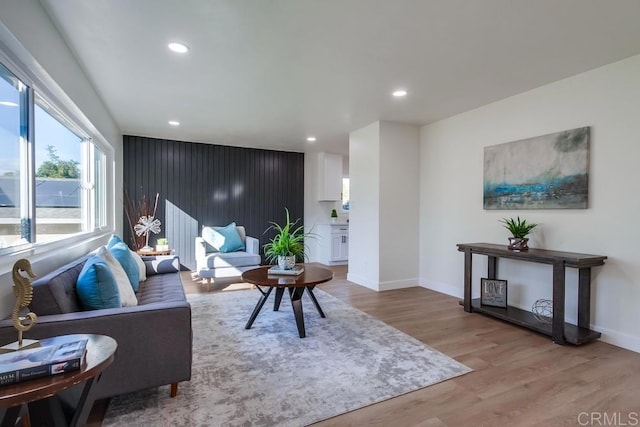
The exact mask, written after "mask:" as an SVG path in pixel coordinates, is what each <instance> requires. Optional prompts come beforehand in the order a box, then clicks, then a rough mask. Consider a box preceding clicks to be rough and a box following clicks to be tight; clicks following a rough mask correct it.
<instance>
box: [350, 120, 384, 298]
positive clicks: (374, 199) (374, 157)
mask: <svg viewBox="0 0 640 427" xmlns="http://www.w3.org/2000/svg"><path fill="white" fill-rule="evenodd" d="M379 169H380V123H379V122H375V123H372V124H370V125H368V126H366V127H364V128H361V129H358V130H356V131H354V132H351V134H350V135H349V178H350V189H349V193H350V195H351V199H350V202H349V272H348V273H347V279H348V280H350V281H352V282H354V283H358V284H360V285H363V286H366V287H368V288H371V289H375V290H378V287H379V283H380V276H379V272H380V266H379V253H378V247H379V245H380V233H379V230H380V228H379V224H380V210H379V209H378V206H379V205H380V180H379Z"/></svg>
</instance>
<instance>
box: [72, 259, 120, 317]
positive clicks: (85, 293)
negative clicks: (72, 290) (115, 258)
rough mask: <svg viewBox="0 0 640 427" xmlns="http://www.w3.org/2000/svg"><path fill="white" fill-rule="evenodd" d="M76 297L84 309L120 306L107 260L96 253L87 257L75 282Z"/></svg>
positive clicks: (118, 293)
mask: <svg viewBox="0 0 640 427" xmlns="http://www.w3.org/2000/svg"><path fill="white" fill-rule="evenodd" d="M76 292H77V293H78V299H79V300H80V303H81V304H82V306H83V307H84V308H85V309H88V310H99V309H103V308H120V307H122V303H121V302H120V292H118V284H117V283H116V278H115V277H114V276H113V273H111V270H110V269H109V266H108V265H107V262H106V261H105V260H104V259H102V258H100V257H99V256H97V255H92V256H90V257H89V258H87V261H86V262H85V263H84V266H83V267H82V271H81V272H80V275H79V276H78V281H77V282H76Z"/></svg>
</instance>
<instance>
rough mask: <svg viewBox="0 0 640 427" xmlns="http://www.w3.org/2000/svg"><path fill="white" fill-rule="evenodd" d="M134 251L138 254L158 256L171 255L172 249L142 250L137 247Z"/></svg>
mask: <svg viewBox="0 0 640 427" xmlns="http://www.w3.org/2000/svg"><path fill="white" fill-rule="evenodd" d="M136 253H137V254H138V255H147V256H158V255H171V254H173V249H167V250H164V251H156V250H155V249H153V250H151V251H143V250H140V249H138V250H137V251H136Z"/></svg>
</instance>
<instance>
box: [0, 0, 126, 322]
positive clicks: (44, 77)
mask: <svg viewBox="0 0 640 427" xmlns="http://www.w3.org/2000/svg"><path fill="white" fill-rule="evenodd" d="M0 48H1V49H2V51H3V54H4V55H6V56H8V57H9V59H10V60H11V61H12V62H14V63H15V64H16V65H18V66H20V68H22V69H24V70H26V73H27V74H29V76H30V78H32V79H36V80H38V81H40V82H42V83H43V84H44V85H45V86H46V87H36V89H37V90H41V91H44V92H45V93H46V95H48V96H53V97H55V99H56V100H58V101H61V102H63V104H64V108H65V109H66V111H65V112H67V113H70V114H72V115H74V116H75V117H78V118H80V119H81V120H82V122H83V125H85V126H86V127H87V128H88V129H89V130H90V131H91V132H92V133H93V135H95V136H97V137H98V139H99V141H96V142H97V143H98V144H102V145H103V146H104V148H105V149H107V151H109V153H107V154H108V155H109V158H110V160H111V162H112V166H113V168H112V169H113V172H112V173H111V174H110V182H109V186H108V190H110V191H111V194H113V192H114V189H115V190H116V191H115V194H116V195H115V197H114V198H113V199H112V200H110V203H109V208H110V211H111V213H112V218H111V223H114V222H115V226H116V227H117V229H118V230H122V214H121V212H122V135H121V132H120V130H119V129H118V127H117V125H116V124H115V122H114V120H113V118H112V117H111V115H110V114H109V112H108V111H107V109H106V107H105V106H104V104H103V102H102V100H101V99H100V97H99V96H98V94H97V93H96V91H95V89H94V88H93V85H92V84H91V82H90V81H89V79H88V78H87V77H86V75H85V74H84V72H83V70H82V68H81V67H80V66H79V65H78V63H77V61H76V60H75V58H74V56H73V54H72V53H71V51H70V50H69V48H68V47H67V45H66V44H65V42H64V40H63V39H62V37H61V36H60V34H59V33H58V31H57V29H56V28H55V26H54V25H53V23H52V22H51V21H50V20H49V18H48V16H47V15H46V13H45V12H44V10H43V8H42V6H41V4H40V2H38V1H37V0H23V1H11V2H2V3H1V4H0ZM116 213H117V214H116ZM114 217H115V219H114ZM108 234H109V230H107V231H106V232H105V233H104V234H102V235H95V236H92V237H91V238H88V239H86V240H83V241H75V242H73V243H72V244H69V243H66V244H64V245H59V244H57V245H56V244H54V245H49V247H48V250H44V251H43V250H40V249H37V248H36V249H35V250H30V251H27V252H25V253H22V254H19V257H22V258H27V259H29V260H30V261H31V263H32V265H33V269H34V271H35V273H36V274H37V275H39V276H41V275H43V274H45V273H47V272H49V271H52V270H53V269H55V268H56V267H58V266H60V265H62V264H64V263H66V262H69V261H71V260H72V259H74V258H76V257H78V256H80V255H82V254H84V253H86V252H88V251H89V250H91V249H94V248H96V247H97V246H99V245H100V244H101V243H103V242H104V241H105V240H106V237H108ZM5 258H6V259H5ZM9 258H11V260H10V259H9ZM13 258H15V257H10V256H7V257H3V259H2V260H0V283H2V284H3V286H0V318H4V317H6V316H7V315H8V314H9V313H10V310H11V307H13V304H14V302H15V298H14V296H13V294H12V291H11V284H12V283H13V281H12V278H11V274H10V272H9V270H10V268H11V264H12V263H13V261H15V260H14V259H13ZM36 314H37V313H36Z"/></svg>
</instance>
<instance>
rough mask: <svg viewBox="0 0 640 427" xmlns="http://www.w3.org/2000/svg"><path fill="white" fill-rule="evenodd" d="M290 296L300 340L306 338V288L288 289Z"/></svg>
mask: <svg viewBox="0 0 640 427" xmlns="http://www.w3.org/2000/svg"><path fill="white" fill-rule="evenodd" d="M288 289H289V296H290V297H291V307H292V308H293V314H294V315H295V317H296V325H297V326H298V335H299V336H300V338H304V337H305V336H306V335H305V331H304V314H303V313H302V294H303V293H304V288H288Z"/></svg>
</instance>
